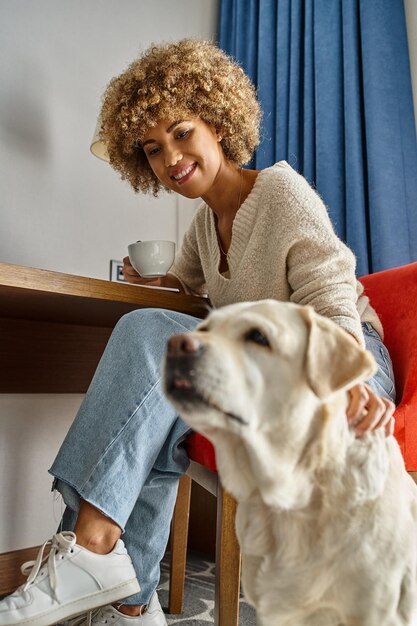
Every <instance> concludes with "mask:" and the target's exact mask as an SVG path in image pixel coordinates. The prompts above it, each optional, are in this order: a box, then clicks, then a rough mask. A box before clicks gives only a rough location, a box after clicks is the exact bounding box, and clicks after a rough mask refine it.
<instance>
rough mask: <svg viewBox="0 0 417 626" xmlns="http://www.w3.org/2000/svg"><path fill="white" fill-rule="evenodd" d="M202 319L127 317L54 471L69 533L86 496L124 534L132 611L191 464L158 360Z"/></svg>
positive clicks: (149, 588) (150, 577)
mask: <svg viewBox="0 0 417 626" xmlns="http://www.w3.org/2000/svg"><path fill="white" fill-rule="evenodd" d="M198 321H199V320H198V319H197V318H194V317H191V316H189V315H184V314H182V313H176V312H173V311H164V310H161V309H142V310H138V311H133V312H132V313H129V314H128V315H125V316H124V317H123V318H121V320H120V321H119V322H118V324H117V325H116V327H115V329H114V331H113V333H112V336H111V337H110V340H109V342H108V345H107V347H106V349H105V351H104V354H103V356H102V359H101V361H100V364H99V366H98V368H97V371H96V373H95V375H94V378H93V380H92V382H91V385H90V388H89V390H88V392H87V394H86V396H85V398H84V401H83V403H82V405H81V407H80V410H79V412H78V414H77V416H76V418H75V421H74V423H73V425H72V426H71V428H70V430H69V432H68V435H67V437H66V438H65V440H64V442H63V444H62V446H61V449H60V451H59V453H58V455H57V458H56V459H55V461H54V463H53V465H52V467H51V469H50V470H49V471H50V473H51V474H52V475H53V476H54V477H55V480H54V486H55V487H56V489H57V490H58V491H60V493H61V494H62V497H63V499H64V501H65V504H66V505H67V509H66V512H65V514H64V520H63V528H64V529H65V530H71V529H72V528H73V527H74V524H75V521H76V517H77V512H78V509H79V502H80V498H82V499H83V500H86V501H87V502H89V503H91V504H93V505H94V506H95V507H97V508H98V509H99V510H100V511H102V512H103V513H104V514H105V515H107V516H108V517H110V518H111V519H112V520H114V521H115V522H116V523H117V524H118V525H119V526H120V528H121V529H122V531H123V539H124V542H125V544H126V547H127V550H128V552H129V554H130V556H131V558H132V561H133V564H134V567H135V569H136V573H137V577H138V580H139V583H140V585H141V592H140V593H139V594H136V595H134V596H131V597H130V598H128V599H127V600H125V603H127V604H147V603H148V602H149V600H150V598H151V596H152V594H153V592H154V590H155V588H156V586H157V584H158V581H159V575H160V571H159V563H160V560H161V559H162V557H163V555H164V551H165V548H166V544H167V541H168V535H169V529H170V521H171V516H172V512H173V508H174V504H175V498H176V494H177V487H178V479H179V477H180V476H181V475H182V474H183V473H184V472H185V471H186V470H187V467H188V464H189V460H188V457H187V454H186V452H185V450H184V448H183V447H182V445H181V444H182V442H183V440H184V438H185V436H186V434H187V433H188V432H189V431H190V429H189V427H188V426H187V425H186V424H185V423H184V422H183V421H182V420H181V419H180V418H179V417H178V416H177V415H176V413H175V410H174V409H173V407H172V406H171V405H170V404H169V403H168V402H167V400H166V399H165V397H164V394H163V392H162V389H161V384H160V364H161V360H162V357H163V355H164V353H165V349H166V343H167V340H168V338H169V337H170V336H171V335H174V334H177V333H182V332H184V331H187V330H192V329H193V328H194V327H195V326H196V324H197V323H198ZM364 332H365V333H366V341H367V347H368V349H370V350H371V351H372V352H373V354H374V356H375V357H376V359H377V361H378V363H379V365H380V368H379V371H378V373H377V374H376V376H375V377H374V378H373V379H372V381H371V382H370V384H371V385H372V386H373V387H374V388H375V389H376V391H377V392H378V393H380V394H381V393H382V394H383V395H387V396H389V397H391V398H392V391H393V383H392V379H391V378H390V375H391V374H390V371H388V370H389V368H387V364H389V363H390V360H389V355H388V353H386V352H384V357H383V358H382V350H385V348H384V346H383V344H382V342H381V340H380V338H379V336H378V334H377V333H375V331H373V329H372V327H371V330H369V329H368V328H364ZM375 335H376V336H375ZM391 371H392V370H391Z"/></svg>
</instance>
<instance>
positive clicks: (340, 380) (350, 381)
mask: <svg viewBox="0 0 417 626" xmlns="http://www.w3.org/2000/svg"><path fill="white" fill-rule="evenodd" d="M301 315H302V317H303V318H304V320H305V322H306V324H307V327H308V330H309V336H308V345H307V356H306V372H307V380H308V382H309V384H310V386H311V388H312V390H313V391H314V393H315V394H316V395H317V396H318V397H319V398H325V397H326V396H328V395H330V394H331V393H333V392H334V391H338V390H340V389H344V388H349V387H352V386H353V385H354V384H355V383H357V382H360V381H365V380H368V379H369V378H370V377H371V376H372V375H373V374H374V372H375V370H376V365H375V361H374V358H373V356H372V355H371V354H370V352H367V351H366V350H364V349H362V348H361V347H360V346H359V345H358V343H357V342H356V340H355V339H354V338H353V337H352V336H350V335H349V333H347V332H346V331H345V330H343V329H342V328H340V327H339V326H338V325H337V324H335V323H334V322H332V321H331V320H328V319H326V318H325V317H322V316H321V315H317V314H316V313H315V312H314V309H313V308H312V307H310V306H306V307H303V308H302V309H301Z"/></svg>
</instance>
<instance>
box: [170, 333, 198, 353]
mask: <svg viewBox="0 0 417 626" xmlns="http://www.w3.org/2000/svg"><path fill="white" fill-rule="evenodd" d="M202 349H203V344H202V342H201V341H199V339H197V338H196V337H193V336H192V335H188V334H183V335H174V336H173V337H171V338H170V339H169V340H168V356H183V355H189V354H193V353H194V354H195V353H196V352H201V350H202Z"/></svg>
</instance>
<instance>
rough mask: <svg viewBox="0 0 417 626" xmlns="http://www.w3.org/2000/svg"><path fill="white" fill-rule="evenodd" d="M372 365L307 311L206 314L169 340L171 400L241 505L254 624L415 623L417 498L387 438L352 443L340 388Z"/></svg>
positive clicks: (266, 304)
mask: <svg viewBox="0 0 417 626" xmlns="http://www.w3.org/2000/svg"><path fill="white" fill-rule="evenodd" d="M374 368H375V365H374V362H373V358H372V357H371V355H370V354H369V353H368V352H366V351H364V350H362V349H361V348H360V347H359V346H358V345H357V343H356V342H355V340H354V339H352V338H351V337H350V336H349V335H348V334H347V333H346V332H345V331H343V330H341V329H340V328H339V327H338V326H336V325H335V324H334V323H333V322H331V321H329V320H328V319H325V318H323V317H321V316H319V315H317V314H315V313H314V311H313V309H311V308H310V307H301V306H298V305H295V304H289V303H280V302H277V301H273V300H264V301H260V302H256V303H243V304H235V305H231V306H227V307H224V308H221V309H219V310H216V311H214V312H213V313H211V315H210V316H209V317H208V318H207V320H205V321H203V322H202V323H201V324H200V325H199V326H198V327H197V330H196V332H192V333H188V334H184V335H177V336H174V337H173V338H171V340H170V342H169V346H168V353H167V357H166V362H165V371H164V380H165V389H166V393H167V395H168V397H169V399H170V400H171V401H172V403H173V404H174V406H175V407H176V408H177V410H178V412H179V413H180V415H181V416H182V417H183V418H184V419H185V420H186V421H187V422H188V423H189V424H190V426H191V427H192V428H193V429H195V430H198V431H200V432H201V433H203V434H204V435H205V436H206V437H207V438H208V439H210V440H211V441H212V442H213V444H214V446H215V449H216V457H217V464H218V470H219V474H220V478H221V481H222V484H223V486H224V487H225V488H226V489H227V490H228V491H229V492H230V493H232V494H233V495H234V496H235V498H236V499H237V501H238V509H237V522H236V523H237V534H238V539H239V542H240V546H241V550H242V556H243V568H242V571H243V574H242V575H243V578H242V581H243V587H244V591H245V595H246V597H247V599H248V601H249V602H251V603H252V604H253V605H254V606H255V608H256V610H257V614H258V626H416V625H417V613H416V595H417V548H416V546H417V488H416V485H415V484H414V482H413V481H412V479H411V478H410V477H409V476H408V474H407V473H406V471H405V469H404V464H403V460H402V456H401V453H400V450H399V447H398V445H397V443H396V441H395V439H394V438H393V437H388V438H386V437H385V434H384V432H382V431H383V429H380V430H379V431H376V432H373V433H370V434H368V435H366V436H365V437H364V438H362V439H357V438H355V435H354V433H353V431H352V430H350V429H349V426H348V422H347V419H346V407H347V401H348V396H347V392H346V390H347V389H348V388H349V387H351V386H352V385H354V384H355V383H357V382H358V381H365V380H367V379H369V378H370V377H371V375H372V373H373V372H374Z"/></svg>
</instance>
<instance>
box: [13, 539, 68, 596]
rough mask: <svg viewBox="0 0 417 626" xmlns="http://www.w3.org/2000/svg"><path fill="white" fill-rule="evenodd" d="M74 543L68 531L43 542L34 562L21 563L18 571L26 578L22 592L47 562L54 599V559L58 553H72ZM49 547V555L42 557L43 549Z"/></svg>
mask: <svg viewBox="0 0 417 626" xmlns="http://www.w3.org/2000/svg"><path fill="white" fill-rule="evenodd" d="M75 542H76V536H75V534H74V533H72V532H69V531H64V532H62V533H58V534H57V535H54V536H53V537H52V539H49V540H48V541H45V543H44V544H43V546H42V547H41V548H40V550H39V552H38V555H37V557H36V559H35V560H34V561H27V562H26V563H23V565H22V566H21V568H20V571H21V572H22V574H23V575H24V576H27V577H28V579H27V581H26V582H25V584H24V585H23V591H26V589H27V588H28V587H29V586H30V585H31V584H32V583H33V582H34V581H35V579H36V577H37V575H38V574H39V571H40V569H41V567H42V565H43V564H44V562H45V561H47V566H48V572H49V582H50V585H51V589H52V591H53V592H54V595H55V598H56V559H55V557H56V556H57V555H58V553H59V552H65V553H67V554H68V553H70V552H72V551H73V547H74V545H75ZM49 545H50V546H51V549H50V551H49V554H47V555H46V556H44V552H45V548H46V547H47V546H49Z"/></svg>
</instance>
